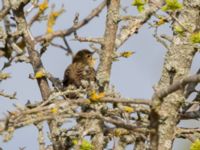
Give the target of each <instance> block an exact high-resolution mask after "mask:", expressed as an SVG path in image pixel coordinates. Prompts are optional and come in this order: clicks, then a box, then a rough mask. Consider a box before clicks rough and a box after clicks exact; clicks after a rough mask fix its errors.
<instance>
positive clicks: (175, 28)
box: [174, 25, 184, 34]
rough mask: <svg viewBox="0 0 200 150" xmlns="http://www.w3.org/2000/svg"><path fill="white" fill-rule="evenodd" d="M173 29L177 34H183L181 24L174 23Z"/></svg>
mask: <svg viewBox="0 0 200 150" xmlns="http://www.w3.org/2000/svg"><path fill="white" fill-rule="evenodd" d="M174 31H175V32H176V33H178V34H183V33H184V30H183V28H182V27H181V26H178V25H176V26H175V27H174Z"/></svg>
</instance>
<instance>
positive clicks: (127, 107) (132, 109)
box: [123, 106, 134, 113]
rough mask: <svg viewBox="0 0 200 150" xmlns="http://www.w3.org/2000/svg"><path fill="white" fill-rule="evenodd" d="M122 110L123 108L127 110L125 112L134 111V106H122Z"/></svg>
mask: <svg viewBox="0 0 200 150" xmlns="http://www.w3.org/2000/svg"><path fill="white" fill-rule="evenodd" d="M123 110H124V111H125V112H127V113H132V112H134V108H132V107H129V106H124V107H123Z"/></svg>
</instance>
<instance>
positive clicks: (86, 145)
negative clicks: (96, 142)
mask: <svg viewBox="0 0 200 150" xmlns="http://www.w3.org/2000/svg"><path fill="white" fill-rule="evenodd" d="M80 150H94V146H93V145H92V144H91V143H90V142H89V141H87V140H83V141H82V143H81V146H80Z"/></svg>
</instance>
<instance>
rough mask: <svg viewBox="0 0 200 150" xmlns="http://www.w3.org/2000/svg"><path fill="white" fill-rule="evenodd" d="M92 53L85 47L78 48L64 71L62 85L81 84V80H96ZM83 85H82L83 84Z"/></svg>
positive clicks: (78, 85)
mask: <svg viewBox="0 0 200 150" xmlns="http://www.w3.org/2000/svg"><path fill="white" fill-rule="evenodd" d="M92 55H93V53H92V52H90V51H89V50H87V49H83V50H80V51H78V52H77V53H76V55H75V57H74V58H73V61H72V64H70V65H69V66H68V67H67V69H66V70H65V73H64V80H63V86H64V87H67V86H68V85H74V86H76V87H80V86H83V82H82V81H83V80H85V81H88V82H91V81H94V82H96V72H95V69H94V59H93V57H92ZM83 87H84V86H83Z"/></svg>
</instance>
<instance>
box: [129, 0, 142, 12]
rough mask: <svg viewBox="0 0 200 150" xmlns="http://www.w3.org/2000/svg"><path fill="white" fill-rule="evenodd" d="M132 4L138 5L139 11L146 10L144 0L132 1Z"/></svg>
mask: <svg viewBox="0 0 200 150" xmlns="http://www.w3.org/2000/svg"><path fill="white" fill-rule="evenodd" d="M132 5H133V6H136V7H137V10H138V11H139V12H143V11H144V5H145V2H144V1H143V0H134V1H133V3H132Z"/></svg>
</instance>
